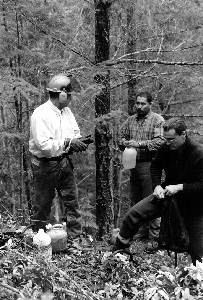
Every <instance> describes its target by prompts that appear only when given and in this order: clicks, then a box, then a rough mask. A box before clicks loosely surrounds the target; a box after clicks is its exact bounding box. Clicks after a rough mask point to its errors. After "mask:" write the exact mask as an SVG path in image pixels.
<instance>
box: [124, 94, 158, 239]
mask: <svg viewBox="0 0 203 300" xmlns="http://www.w3.org/2000/svg"><path fill="white" fill-rule="evenodd" d="M152 101H153V99H152V96H151V94H150V93H148V92H141V93H139V94H138V95H137V97H136V102H135V109H136V113H135V114H134V115H132V116H130V117H129V118H128V119H127V120H126V121H125V122H124V123H123V125H122V126H121V132H120V142H119V144H120V148H121V150H123V149H124V148H125V147H133V148H135V149H136V151H137V158H136V167H135V168H133V169H131V170H130V189H131V206H133V205H135V204H136V203H138V202H139V201H140V200H142V199H144V198H145V197H147V196H149V195H150V194H152V193H153V189H152V180H151V175H150V166H151V161H152V159H153V158H154V156H155V154H156V151H157V149H158V148H159V147H160V145H161V144H163V142H164V138H163V124H164V118H163V117H162V116H161V115H159V114H157V113H155V112H153V111H152V110H151V106H152ZM159 227H160V219H159V218H157V219H155V220H153V221H151V222H150V223H146V224H145V225H144V226H142V227H141V228H140V230H139V234H137V235H136V237H137V238H139V239H148V238H149V239H150V240H152V241H153V240H157V238H158V236H159Z"/></svg>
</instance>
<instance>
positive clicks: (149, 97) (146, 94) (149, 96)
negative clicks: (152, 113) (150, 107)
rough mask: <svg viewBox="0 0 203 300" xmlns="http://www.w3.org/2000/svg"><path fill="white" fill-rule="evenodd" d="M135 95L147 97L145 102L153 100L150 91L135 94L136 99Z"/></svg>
mask: <svg viewBox="0 0 203 300" xmlns="http://www.w3.org/2000/svg"><path fill="white" fill-rule="evenodd" d="M137 97H143V98H146V99H147V102H148V103H149V104H151V103H152V101H153V98H152V95H151V94H150V93H148V92H140V93H139V94H137V96H136V99H137Z"/></svg>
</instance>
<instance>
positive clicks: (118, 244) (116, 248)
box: [112, 237, 130, 252]
mask: <svg viewBox="0 0 203 300" xmlns="http://www.w3.org/2000/svg"><path fill="white" fill-rule="evenodd" d="M129 247H130V244H129V243H128V244H124V243H122V242H121V241H120V240H119V238H118V237H117V238H116V242H115V245H114V246H113V249H112V252H115V251H119V250H129Z"/></svg>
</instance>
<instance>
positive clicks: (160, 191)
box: [153, 185, 165, 199]
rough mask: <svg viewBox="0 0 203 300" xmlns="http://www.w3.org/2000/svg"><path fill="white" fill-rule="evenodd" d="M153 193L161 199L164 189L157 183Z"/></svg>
mask: <svg viewBox="0 0 203 300" xmlns="http://www.w3.org/2000/svg"><path fill="white" fill-rule="evenodd" d="M153 195H154V196H155V197H157V198H158V199H163V198H164V196H165V190H164V189H163V188H162V187H161V186H160V185H157V186H156V187H155V189H154V193H153Z"/></svg>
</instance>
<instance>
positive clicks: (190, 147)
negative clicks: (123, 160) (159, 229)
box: [114, 118, 203, 263]
mask: <svg viewBox="0 0 203 300" xmlns="http://www.w3.org/2000/svg"><path fill="white" fill-rule="evenodd" d="M164 137H165V139H166V142H165V143H164V144H163V145H162V146H161V147H160V148H159V150H158V151H157V155H156V157H155V159H154V160H153V162H152V164H151V176H152V183H153V188H154V196H155V197H156V198H157V201H154V202H151V200H150V199H151V198H152V197H150V196H149V197H147V198H145V199H143V200H142V201H140V202H139V203H138V204H136V205H134V206H133V207H132V208H131V209H130V210H129V211H128V212H127V214H126V215H125V217H124V220H123V223H122V226H121V229H120V233H119V235H118V238H117V240H116V245H115V248H114V250H118V249H122V248H126V247H127V246H129V242H130V241H131V239H132V237H133V235H134V234H136V232H138V230H139V227H140V226H141V225H142V224H143V223H145V222H146V221H149V220H152V219H154V218H155V217H157V216H160V213H161V207H162V199H163V198H164V197H165V195H167V196H173V195H175V197H176V199H177V203H178V207H179V210H180V213H181V215H182V216H183V218H184V221H185V226H186V229H187V231H188V235H189V250H188V253H189V254H190V255H191V258H192V261H193V263H195V261H196V260H201V258H202V257H203V147H202V146H201V145H199V144H197V143H195V142H193V141H191V139H190V138H189V137H188V136H187V133H186V125H185V122H184V120H183V119H182V118H172V119H169V120H168V121H166V123H165V125H164ZM163 170H164V171H165V181H164V183H161V177H162V171H163Z"/></svg>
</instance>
